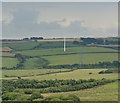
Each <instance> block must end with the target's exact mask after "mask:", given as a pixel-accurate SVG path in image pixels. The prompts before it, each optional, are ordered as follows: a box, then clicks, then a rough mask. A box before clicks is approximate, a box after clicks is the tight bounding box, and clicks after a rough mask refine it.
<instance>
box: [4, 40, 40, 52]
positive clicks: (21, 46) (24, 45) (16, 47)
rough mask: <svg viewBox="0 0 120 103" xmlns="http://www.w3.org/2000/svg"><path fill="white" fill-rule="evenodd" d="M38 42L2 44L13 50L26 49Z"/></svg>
mask: <svg viewBox="0 0 120 103" xmlns="http://www.w3.org/2000/svg"><path fill="white" fill-rule="evenodd" d="M38 44H39V43H37V42H16V43H9V44H3V46H8V47H10V48H12V49H14V50H26V49H32V48H33V47H35V46H37V45H38Z"/></svg>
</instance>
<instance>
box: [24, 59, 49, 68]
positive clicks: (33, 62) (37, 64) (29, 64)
mask: <svg viewBox="0 0 120 103" xmlns="http://www.w3.org/2000/svg"><path fill="white" fill-rule="evenodd" d="M47 64H48V63H47V61H45V60H44V59H41V58H30V59H27V60H26V61H25V63H24V68H28V69H30V68H42V66H44V65H47Z"/></svg>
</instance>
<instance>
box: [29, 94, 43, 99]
mask: <svg viewBox="0 0 120 103" xmlns="http://www.w3.org/2000/svg"><path fill="white" fill-rule="evenodd" d="M38 98H42V99H43V96H42V95H41V94H40V93H33V94H32V95H31V96H30V98H29V100H31V101H32V100H34V99H38Z"/></svg>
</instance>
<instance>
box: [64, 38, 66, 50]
mask: <svg viewBox="0 0 120 103" xmlns="http://www.w3.org/2000/svg"><path fill="white" fill-rule="evenodd" d="M65 51H66V40H65V37H64V52H65Z"/></svg>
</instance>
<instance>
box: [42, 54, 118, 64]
mask: <svg viewBox="0 0 120 103" xmlns="http://www.w3.org/2000/svg"><path fill="white" fill-rule="evenodd" d="M43 58H44V59H46V60H48V61H49V62H50V64H49V65H63V64H70V65H71V64H80V62H81V59H82V63H83V64H96V63H99V62H104V61H109V62H112V61H115V60H118V54H115V53H114V54H112V53H99V54H97V53H93V54H82V56H81V55H80V54H70V55H57V56H46V57H43Z"/></svg>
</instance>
